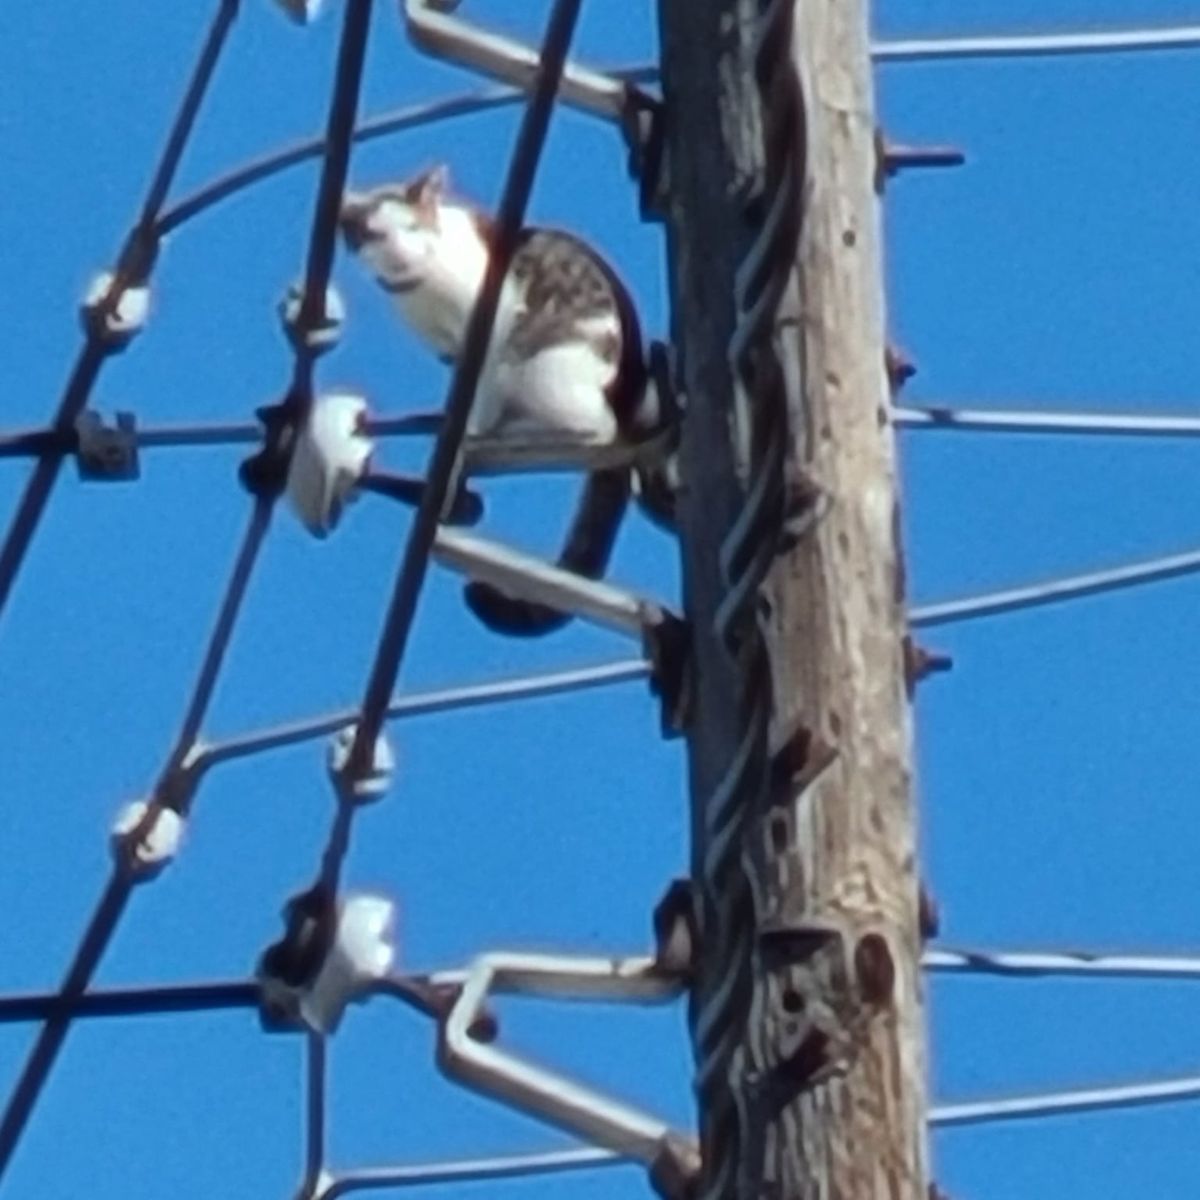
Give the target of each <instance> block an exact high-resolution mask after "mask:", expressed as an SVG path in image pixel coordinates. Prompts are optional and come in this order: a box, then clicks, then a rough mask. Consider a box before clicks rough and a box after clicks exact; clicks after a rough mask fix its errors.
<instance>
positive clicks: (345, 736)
mask: <svg viewBox="0 0 1200 1200" xmlns="http://www.w3.org/2000/svg"><path fill="white" fill-rule="evenodd" d="M357 732H358V726H357V725H343V726H342V728H341V729H339V730H338V731H337V732H336V733H335V734H334V735H333V737H331V738H330V739H329V758H328V765H329V775H330V778H331V779H332V780H333V783H334V786H335V787H336V788H337V789H338V790H339V793H341V792H345V793H347V794H348V795H349V797H350V798H351V799H353V800H355V801H357V802H358V803H359V804H369V803H370V802H371V801H373V800H380V799H382V798H383V796H385V795H386V794H387V790H388V788H390V787H391V786H392V777H393V776H394V775H395V772H396V753H395V751H394V750H393V749H392V744H391V742H390V741H389V740H388V736H387V734H386V733H384V732H380V734H379V736H378V737H377V738H376V739H375V753H374V756H373V757H372V760H371V762H370V763H369V764H368V765H367V766H366V768H365V769H363V770H361V771H360V772H359V773H358V774H357V775H356V776H355V777H354V778H350V777H348V776H347V773H346V772H347V768H348V767H349V764H350V752H351V750H352V748H353V746H354V738H355V735H356V734H357Z"/></svg>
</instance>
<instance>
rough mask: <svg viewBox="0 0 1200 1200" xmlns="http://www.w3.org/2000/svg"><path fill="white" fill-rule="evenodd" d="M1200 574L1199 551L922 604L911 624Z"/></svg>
mask: <svg viewBox="0 0 1200 1200" xmlns="http://www.w3.org/2000/svg"><path fill="white" fill-rule="evenodd" d="M1197 571H1200V550H1192V551H1188V552H1187V553H1186V554H1169V555H1166V556H1164V557H1162V558H1154V559H1150V560H1149V561H1147V562H1140V563H1131V564H1127V565H1126V566H1123V567H1112V568H1110V569H1109V570H1106V571H1092V572H1089V573H1087V574H1084V575H1068V576H1065V577H1062V578H1059V579H1052V580H1048V581H1047V582H1045V583H1035V584H1028V585H1026V586H1024V587H1015V588H1007V589H1006V590H1004V591H999V592H986V593H984V594H983V595H980V596H968V597H966V598H964V599H962V600H946V601H941V602H939V603H937V604H920V605H917V607H915V608H912V609H910V610H909V614H908V620H909V624H910V625H911V626H913V628H914V629H917V628H922V627H925V626H932V625H949V624H952V623H954V622H956V621H971V620H975V619H977V618H979V617H994V616H998V615H1000V614H1002V613H1011V612H1019V611H1021V610H1023V609H1027V608H1041V607H1042V606H1044V605H1047V604H1060V603H1062V602H1063V601H1066V600H1080V599H1083V598H1084V597H1086V596H1098V595H1102V594H1103V593H1105V592H1115V591H1120V590H1122V589H1124V588H1128V587H1136V586H1138V585H1140V584H1145V583H1158V582H1160V581H1162V580H1165V579H1178V578H1180V577H1181V576H1184V575H1194V574H1195V573H1196V572H1197Z"/></svg>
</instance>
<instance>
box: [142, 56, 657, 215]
mask: <svg viewBox="0 0 1200 1200" xmlns="http://www.w3.org/2000/svg"><path fill="white" fill-rule="evenodd" d="M657 73H658V72H657V69H656V68H654V67H649V66H646V65H642V64H638V65H634V66H630V67H616V68H613V69H612V70H611V71H610V72H609V74H612V75H616V76H618V77H620V78H622V79H626V80H628V81H629V82H631V83H632V82H635V81H638V80H647V79H654V78H656V77H657ZM524 98H525V93H524V92H523V91H520V90H519V89H517V88H509V87H492V88H480V89H479V90H477V91H472V92H459V93H457V94H456V95H452V96H446V97H443V98H441V99H437V100H428V101H424V102H422V103H419V104H410V105H406V106H404V107H403V108H398V109H394V110H392V111H389V112H385V113H381V114H380V115H379V116H377V117H372V118H370V119H369V120H367V121H364V122H363V123H362V124H361V125H359V126H358V127H357V128H356V129H355V131H354V140H355V141H356V142H367V141H371V140H373V139H375V138H380V137H387V136H389V135H391V134H394V133H400V132H403V131H404V130H406V129H414V128H417V127H418V126H422V125H432V124H435V123H437V122H439V121H446V120H450V119H452V118H454V117H465V116H473V115H475V114H477V113H482V112H487V111H488V110H490V109H494V108H504V107H507V106H509V105H513V104H517V103H519V102H520V101H521V100H523V99H524ZM324 152H325V140H324V138H321V137H314V138H307V139H305V140H304V141H300V142H296V143H295V144H293V145H291V146H285V147H284V148H283V149H282V150H277V151H272V152H271V153H269V154H264V155H262V156H261V157H259V158H255V159H252V160H251V161H250V162H247V163H244V164H243V165H242V166H240V167H235V168H233V169H232V170H231V171H229V172H227V173H226V174H224V175H222V176H220V177H219V178H217V179H214V180H213V181H212V182H210V183H207V184H204V185H203V186H202V187H200V188H197V189H196V191H194V192H192V193H190V194H189V195H187V196H184V197H183V198H182V199H181V200H180V201H179V202H178V203H177V204H174V205H173V206H172V207H171V208H170V209H168V210H167V211H166V212H165V213H163V215H162V217H161V218H160V220H159V222H158V229H159V232H160V233H167V232H169V231H171V230H173V229H177V228H178V227H179V226H180V225H182V224H183V223H184V222H186V221H190V220H191V219H192V218H193V217H195V216H198V215H199V214H200V213H202V212H204V211H206V210H207V209H209V208H211V207H212V206H213V205H215V204H218V203H220V202H221V201H222V200H226V199H228V198H229V197H230V196H233V195H236V194H237V193H238V192H240V191H242V190H244V189H245V188H248V187H250V186H252V185H253V184H256V183H259V182H261V181H262V180H264V179H267V178H269V177H270V176H272V175H276V174H278V173H279V172H281V171H285V170H287V169H288V168H290V167H294V166H298V165H299V164H300V163H303V162H307V161H308V160H310V159H314V158H320V157H321V155H322V154H323V153H324Z"/></svg>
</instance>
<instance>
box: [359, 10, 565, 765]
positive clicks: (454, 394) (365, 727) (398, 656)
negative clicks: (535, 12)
mask: <svg viewBox="0 0 1200 1200" xmlns="http://www.w3.org/2000/svg"><path fill="white" fill-rule="evenodd" d="M580 2H581V0H557V3H556V4H555V6H554V9H553V11H552V13H551V16H550V21H549V24H548V25H547V29H546V35H545V38H544V40H543V43H542V52H541V58H540V62H541V66H540V68H539V70H538V75H537V80H536V82H535V84H534V86H533V89H532V91H531V93H530V98H529V103H528V105H527V107H526V109H525V116H524V118H523V120H522V122H521V128H520V131H519V132H518V134H517V144H516V147H515V149H514V151H513V157H512V163H511V165H510V168H509V172H508V179H507V181H506V183H505V187H504V195H503V198H502V200H501V203H500V209H499V213H498V215H497V219H496V225H495V231H494V235H493V244H492V247H491V254H490V257H489V261H488V269H487V271H486V272H485V274H484V279H483V284H482V286H481V287H480V291H479V295H478V297H477V298H476V301H475V305H474V308H473V310H472V313H471V318H470V320H469V322H468V324H467V331H466V335H465V338H464V341H463V349H462V355H461V357H460V359H459V362H458V365H457V367H456V368H455V371H454V377H453V379H452V381H451V384H450V391H449V394H448V396H447V399H446V404H445V423H444V425H443V427H442V430H441V433H440V434H439V435H438V437H437V440H436V441H435V443H434V448H433V454H432V457H431V459H430V462H429V467H428V470H427V472H426V483H425V492H424V494H423V496H422V500H421V504H420V505H419V506H418V508H417V512H416V516H415V518H414V519H413V524H412V529H411V531H410V533H409V538H408V543H407V545H406V546H405V550H404V557H403V560H402V562H401V565H400V570H399V573H398V575H397V577H396V583H395V587H394V589H393V592H392V599H391V603H390V605H389V607H388V613H387V617H386V618H385V621H384V627H383V632H382V634H381V636H380V639H379V645H378V648H377V651H376V655H375V662H374V664H373V666H372V669H371V675H370V678H369V680H368V682H367V687H366V693H365V695H364V697H363V703H362V712H361V716H360V719H359V722H358V727H357V729H356V731H355V738H354V745H353V746H352V747H351V751H350V755H349V761H348V763H347V772H348V774H349V775H350V776H351V777H353V776H354V775H355V773H356V772H359V771H361V770H362V769H363V768H364V767H365V766H366V765H367V764H368V763H369V761H370V759H371V757H372V755H373V753H374V747H375V742H376V739H377V738H378V736H379V729H380V726H381V724H382V721H383V712H384V709H385V707H386V706H387V703H388V699H389V697H390V696H391V694H392V692H393V690H394V689H395V686H396V679H397V676H398V675H399V671H400V663H401V660H402V659H403V657H404V651H405V647H406V645H407V642H408V634H409V630H410V628H411V626H412V621H413V617H414V616H415V614H416V607H417V598H418V595H419V594H420V590H421V585H422V584H423V582H424V579H425V574H426V571H427V570H428V566H429V553H430V550H431V548H432V546H433V541H434V537H435V536H436V533H437V526H438V523H439V520H440V517H441V514H442V510H443V506H444V503H445V498H446V493H447V491H448V489H449V487H450V484H451V479H452V476H453V475H454V473H455V470H456V466H457V462H458V453H459V446H460V444H461V442H462V439H463V435H464V434H465V432H466V425H467V418H468V416H469V413H470V408H471V403H472V401H473V400H474V398H475V390H476V388H477V386H478V384H479V376H480V373H481V371H482V367H483V357H484V354H485V352H486V350H487V345H488V341H489V339H490V337H491V330H492V324H493V321H494V320H495V316H496V310H497V307H498V304H499V299H500V289H501V287H502V285H503V283H504V278H505V276H506V274H507V273H508V265H509V262H510V261H511V258H512V254H513V251H514V250H515V248H516V240H517V237H518V235H519V233H520V230H521V227H522V225H523V224H524V217H525V208H526V204H527V202H528V199H529V194H530V191H531V189H532V185H533V177H534V173H535V172H536V170H537V164H538V160H539V158H540V157H541V151H542V145H543V143H544V141H545V138H546V132H547V130H548V128H549V122H550V115H551V112H552V109H553V104H554V96H555V93H556V92H557V90H558V84H559V81H560V79H561V77H562V72H563V67H564V65H565V61H566V54H567V49H568V47H569V45H570V40H571V35H572V33H573V32H574V28H575V22H576V19H577V17H578V15H579V8H580Z"/></svg>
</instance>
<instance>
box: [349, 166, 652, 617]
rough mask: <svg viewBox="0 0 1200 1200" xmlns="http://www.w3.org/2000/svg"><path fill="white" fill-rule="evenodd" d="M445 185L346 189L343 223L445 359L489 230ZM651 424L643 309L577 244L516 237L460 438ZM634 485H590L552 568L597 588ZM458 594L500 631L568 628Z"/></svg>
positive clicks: (536, 232)
mask: <svg viewBox="0 0 1200 1200" xmlns="http://www.w3.org/2000/svg"><path fill="white" fill-rule="evenodd" d="M447 185H448V173H447V170H446V168H445V167H444V166H439V167H435V168H434V169H432V170H430V171H427V172H425V173H423V174H421V175H419V176H417V177H416V178H414V179H412V180H409V181H407V182H404V183H398V184H389V185H385V186H382V187H378V188H375V189H373V190H372V191H369V192H365V193H354V192H348V193H347V194H346V195H345V197H344V198H343V202H342V209H341V227H342V232H343V234H344V236H345V239H346V241H347V243H348V244H349V246H350V247H351V248H352V249H353V250H354V251H355V252H356V253H357V254H358V256H359V258H360V259H362V260H363V262H364V263H365V264H366V265H367V266H368V267H369V268H370V270H371V271H372V272H373V273H374V275H375V278H376V280H377V281H378V282H379V284H380V286H381V287H382V288H383V289H384V290H385V291H386V292H388V293H389V294H390V295H391V296H392V297H393V299H394V301H395V304H396V307H397V309H398V311H399V313H400V315H401V317H402V318H403V319H404V320H405V321H406V322H407V323H408V324H409V325H411V326H412V328H413V329H414V330H415V331H416V332H417V333H418V334H419V335H420V336H421V337H422V338H423V339H424V340H425V341H426V342H427V343H429V345H430V346H431V347H432V348H433V349H434V350H435V351H436V352H437V353H438V354H439V355H440V356H441V357H443V358H444V359H447V360H449V361H453V360H454V359H455V358H456V357H457V356H458V354H459V353H460V351H461V349H462V342H463V338H464V336H465V333H466V327H467V321H468V318H469V317H470V314H471V308H472V305H473V304H474V302H475V297H476V295H477V294H478V292H479V288H480V286H481V284H482V282H483V276H484V271H485V269H486V266H487V262H488V254H489V253H490V249H489V241H490V237H491V221H490V220H489V218H488V217H487V216H486V215H485V214H483V213H481V212H479V211H478V210H477V209H475V208H474V207H472V206H471V205H469V204H467V203H466V202H465V201H462V200H459V199H457V198H454V197H452V196H451V195H450V194H449V192H448V187H447ZM657 419H658V417H657V404H656V403H655V401H654V397H653V394H652V389H648V386H647V373H646V366H645V361H644V359H643V355H642V342H641V332H640V329H639V326H638V320H637V314H636V312H635V310H634V306H633V302H632V300H631V299H630V297H629V293H628V292H627V290H626V289H625V286H624V285H623V284H622V283H621V281H620V280H619V279H618V278H617V276H616V274H615V273H614V272H613V270H612V268H611V267H610V266H609V265H608V264H607V263H606V262H605V261H604V260H603V259H602V258H601V257H600V256H599V255H598V254H597V253H596V252H595V251H594V250H593V249H592V248H591V247H590V246H588V245H587V244H586V243H584V242H582V241H580V240H579V239H578V238H577V237H574V236H572V235H571V234H569V233H564V232H561V231H559V230H555V229H541V228H535V227H530V228H527V229H525V230H523V231H522V233H521V236H520V240H519V242H518V246H517V250H516V253H515V254H514V256H513V259H512V264H511V266H510V268H509V272H508V275H507V277H506V279H505V283H504V288H503V290H502V293H501V299H500V305H499V309H498V311H497V316H496V323H495V326H494V329H493V333H492V339H491V342H490V343H489V348H488V352H487V356H486V358H485V361H484V367H483V371H482V374H481V376H480V382H479V387H478V390H477V392H476V396H475V401H474V405H473V407H472V409H471V416H470V421H469V423H468V431H469V432H470V433H472V434H477V435H489V436H502V435H504V434H505V433H509V432H511V433H514V434H516V433H522V432H528V431H533V430H537V431H551V432H560V433H570V434H581V435H588V436H590V437H594V438H596V439H597V440H599V441H603V442H606V443H607V442H616V441H623V440H631V441H632V440H637V439H639V438H642V437H645V436H646V435H647V434H649V433H651V432H653V430H654V428H655V425H656V423H657ZM631 482H632V474H631V471H630V469H629V468H626V467H621V468H614V469H611V470H601V471H595V472H592V473H591V474H590V475H589V476H588V481H587V485H586V487H585V490H584V493H583V496H582V498H581V500H580V503H579V506H578V509H577V511H576V513H575V517H574V520H573V521H572V524H571V528H570V531H569V533H568V535H567V539H566V544H565V545H564V547H563V550H562V553H561V554H560V556H559V560H558V561H559V565H560V566H562V567H564V568H565V569H567V570H569V571H574V572H576V573H577V574H580V575H584V576H587V577H589V578H592V579H598V578H599V577H600V576H601V575H602V574H603V573H604V570H605V567H606V566H607V564H608V559H609V555H610V554H611V552H612V547H613V543H614V541H615V539H616V535H617V531H618V529H619V527H620V523H621V518H622V516H623V515H624V512H625V508H626V507H627V504H628V501H629V495H630V490H631ZM658 515H662V514H658ZM466 599H467V603H468V605H469V606H470V607H471V609H472V610H473V611H474V612H475V614H476V615H477V616H478V617H479V618H480V620H482V621H483V622H484V624H486V625H487V626H488V627H489V628H491V629H495V630H497V631H500V632H504V633H510V634H526V635H536V634H542V633H548V632H550V631H551V630H553V629H557V628H558V627H559V626H561V625H563V624H564V623H565V622H566V621H567V620H568V617H567V616H566V615H564V614H563V613H560V612H557V611H556V610H554V609H550V608H547V607H545V606H543V605H538V604H533V603H529V602H527V601H523V600H517V599H514V598H513V597H510V596H507V595H505V594H504V593H503V592H500V591H498V590H497V589H495V588H493V587H490V586H488V585H485V584H479V583H472V584H470V585H468V587H467V589H466Z"/></svg>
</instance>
